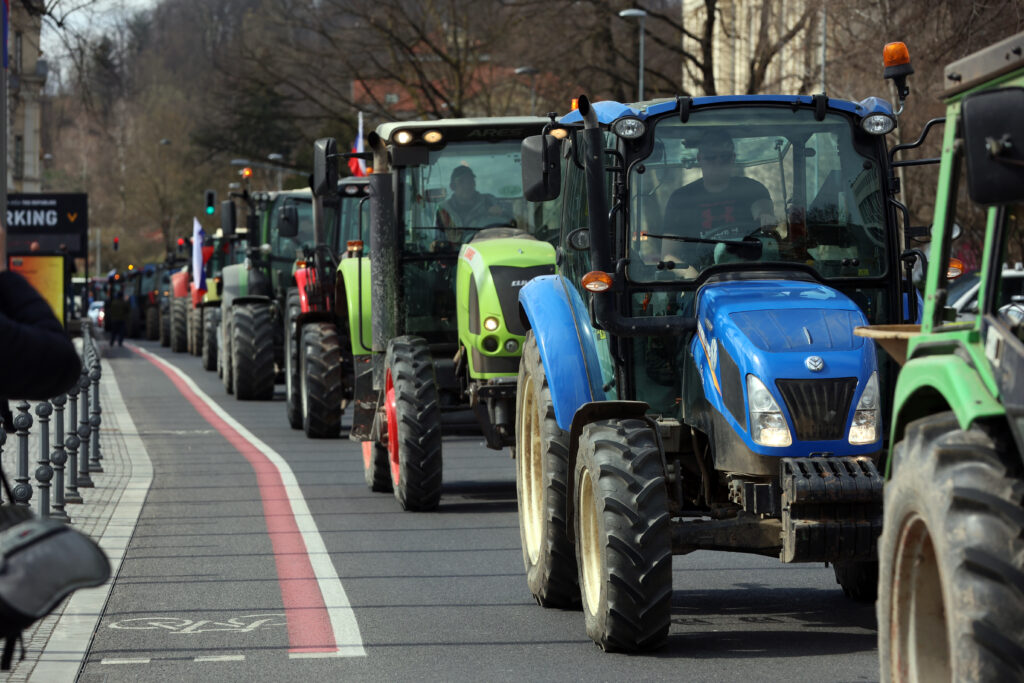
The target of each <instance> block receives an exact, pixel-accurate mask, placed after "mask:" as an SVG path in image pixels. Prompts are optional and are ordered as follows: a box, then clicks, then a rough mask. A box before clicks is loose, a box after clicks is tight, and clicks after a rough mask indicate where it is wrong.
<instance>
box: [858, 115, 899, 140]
mask: <svg viewBox="0 0 1024 683" xmlns="http://www.w3.org/2000/svg"><path fill="white" fill-rule="evenodd" d="M860 127H861V128H863V129H864V131H865V132H867V133H871V134H872V135H885V134H886V133H889V132H892V129H893V128H895V127H896V121H894V120H893V118H892V117H891V116H887V115H885V114H871V115H870V116H865V117H864V120H862V121H861V122H860Z"/></svg>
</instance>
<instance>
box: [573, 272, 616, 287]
mask: <svg viewBox="0 0 1024 683" xmlns="http://www.w3.org/2000/svg"><path fill="white" fill-rule="evenodd" d="M580 284H582V285H583V289H585V290H587V291H588V292H605V291H607V290H609V289H611V286H612V276H611V275H609V274H608V273H605V272H602V271H600V270H592V271H590V272H589V273H587V274H586V275H584V276H583V277H582V279H581V280H580Z"/></svg>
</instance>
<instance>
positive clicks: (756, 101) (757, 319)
mask: <svg viewBox="0 0 1024 683" xmlns="http://www.w3.org/2000/svg"><path fill="white" fill-rule="evenodd" d="M895 125H896V116H895V115H894V113H893V110H892V107H891V106H890V105H889V103H887V102H885V101H883V100H880V99H876V98H870V99H868V100H864V101H863V102H859V103H856V102H848V101H841V100H835V99H829V98H827V97H825V96H824V95H816V96H770V95H763V96H729V97H702V98H689V97H680V98H676V99H667V100H658V101H651V102H646V103H642V104H637V105H625V104H621V103H618V102H597V103H591V102H589V101H588V100H587V98H586V97H581V98H580V100H579V108H578V110H574V111H573V112H571V113H569V114H568V115H566V116H563V117H562V118H561V119H559V120H557V121H556V119H555V117H554V116H552V120H551V124H550V125H549V126H548V129H547V131H546V134H545V135H541V136H534V137H531V138H528V139H526V140H525V141H524V143H523V157H522V158H523V176H524V179H523V187H524V192H525V193H526V197H527V199H529V200H531V201H543V202H548V204H547V205H545V206H546V209H545V211H546V213H548V214H549V215H553V216H558V218H557V222H558V223H559V225H560V230H561V236H560V239H559V241H558V243H559V248H558V255H559V256H558V273H557V274H556V275H550V276H544V277H539V278H536V279H534V280H532V281H531V282H530V283H528V284H527V285H526V286H525V287H523V289H522V290H521V293H520V296H519V302H520V306H521V314H522V316H523V318H524V324H525V326H526V327H527V328H528V329H529V330H530V331H529V333H528V335H527V337H526V341H525V345H524V349H523V358H522V363H521V365H520V370H519V376H518V396H517V401H518V405H517V411H516V458H517V461H518V463H517V477H516V479H517V491H518V500H519V522H520V531H521V537H522V545H523V558H524V563H525V565H526V570H527V579H528V584H529V587H530V590H531V592H532V593H533V594H534V596H535V598H536V599H537V601H538V602H539V603H540V604H541V605H544V606H552V607H570V606H574V605H577V604H579V603H581V602H582V607H583V611H584V615H585V619H586V629H587V633H588V635H590V637H591V638H593V639H594V641H595V642H597V643H598V644H599V645H600V646H601V647H603V648H604V649H606V650H619V651H639V650H647V649H652V648H656V647H658V646H660V645H662V644H663V643H664V642H665V640H666V637H667V633H668V628H669V621H670V602H671V596H672V555H682V554H687V553H690V552H693V551H695V550H701V549H708V550H720V551H733V552H744V553H755V554H760V555H767V556H772V557H778V558H779V559H780V560H781V561H783V562H827V563H831V564H832V565H833V567H834V568H835V574H836V579H837V581H838V583H839V584H840V585H841V586H842V588H843V590H844V591H845V592H846V594H847V595H849V596H850V597H851V598H853V599H857V600H861V601H871V600H874V598H875V593H876V584H877V573H878V564H877V554H876V541H877V537H878V534H879V530H880V525H881V500H882V499H881V492H882V478H881V477H880V476H879V467H880V465H881V462H880V460H881V458H883V457H884V453H885V451H884V449H883V434H884V425H883V414H884V410H885V406H886V403H887V401H889V399H890V397H891V392H892V386H893V383H894V381H895V373H896V367H895V366H894V365H893V364H892V363H891V361H889V360H888V359H886V358H879V357H878V356H877V355H876V352H875V348H874V346H873V344H872V343H871V342H870V341H869V340H865V339H862V338H860V337H857V336H855V335H854V332H853V330H854V328H855V327H857V326H860V325H866V324H869V323H871V324H899V323H904V322H907V321H913V320H914V319H915V318H916V317H917V310H919V298H918V295H917V293H916V290H914V288H913V285H912V284H911V281H910V280H911V279H910V277H909V273H910V269H911V267H912V266H913V260H914V258H915V256H914V253H916V252H914V251H913V250H906V249H904V241H905V239H906V237H905V235H904V234H903V233H904V232H905V230H900V229H897V225H898V224H899V223H900V219H901V218H905V216H906V212H905V210H904V209H903V207H902V205H900V204H899V203H898V202H897V201H896V200H895V194H896V192H897V191H898V189H897V188H898V186H897V184H896V179H895V175H894V173H893V167H894V166H895V165H900V164H906V163H914V162H893V161H892V156H891V151H890V150H888V149H887V148H886V143H885V135H886V134H887V133H888V132H890V131H891V130H892V129H893V128H894V127H895ZM912 146H913V145H908V146H906V147H912ZM894 149H895V148H894ZM906 227H908V226H905V225H904V228H906ZM908 304H909V305H908Z"/></svg>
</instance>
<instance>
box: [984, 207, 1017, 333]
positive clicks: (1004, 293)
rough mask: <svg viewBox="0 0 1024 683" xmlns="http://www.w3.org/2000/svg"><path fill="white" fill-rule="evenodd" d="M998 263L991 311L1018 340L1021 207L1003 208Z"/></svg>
mask: <svg viewBox="0 0 1024 683" xmlns="http://www.w3.org/2000/svg"><path fill="white" fill-rule="evenodd" d="M997 215H1001V218H1002V228H1001V230H1000V233H1001V242H1002V244H1001V248H1000V260H999V263H998V264H995V265H996V267H997V268H999V272H998V274H997V279H996V282H997V284H996V287H995V297H994V298H993V302H992V306H991V307H990V308H989V310H990V311H992V312H994V313H995V315H996V316H997V317H998V318H999V319H1000V320H1003V321H1004V322H1005V323H1006V324H1008V325H1009V326H1010V327H1011V328H1012V329H1014V330H1015V331H1016V333H1017V336H1018V337H1020V336H1021V333H1022V331H1024V204H1011V205H1010V206H1007V207H1005V208H1003V209H1002V210H1001V211H999V212H998V214H997Z"/></svg>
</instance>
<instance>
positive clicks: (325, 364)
mask: <svg viewBox="0 0 1024 683" xmlns="http://www.w3.org/2000/svg"><path fill="white" fill-rule="evenodd" d="M299 385H300V387H299V394H300V397H301V398H302V429H303V431H305V432H306V436H308V437H309V438H311V439H329V438H334V437H336V436H338V434H339V432H340V431H341V354H340V344H339V343H338V331H337V330H336V329H335V328H334V325H332V324H331V323H310V324H308V325H306V326H304V327H303V328H302V346H300V347H299Z"/></svg>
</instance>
